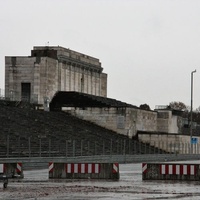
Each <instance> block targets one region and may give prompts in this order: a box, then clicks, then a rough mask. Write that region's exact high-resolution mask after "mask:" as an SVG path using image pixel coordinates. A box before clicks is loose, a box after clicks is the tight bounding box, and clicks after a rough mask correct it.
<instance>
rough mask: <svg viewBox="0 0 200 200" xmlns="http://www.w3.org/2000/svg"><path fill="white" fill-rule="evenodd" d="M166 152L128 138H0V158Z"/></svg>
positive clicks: (9, 136) (8, 136)
mask: <svg viewBox="0 0 200 200" xmlns="http://www.w3.org/2000/svg"><path fill="white" fill-rule="evenodd" d="M162 153H169V152H166V151H162V150H161V149H159V148H154V147H153V146H150V145H149V144H145V143H142V142H138V141H133V140H130V139H119V140H112V139H111V140H99V141H95V140H90V141H88V140H65V139H63V138H62V139H56V138H55V137H51V138H50V137H49V138H40V137H37V138H36V137H35V138H33V137H27V138H24V137H16V136H11V135H7V136H5V137H4V138H3V137H1V138H0V157H4V158H6V157H7V158H9V157H54V156H56V157H58V156H65V157H74V156H92V155H136V154H162Z"/></svg>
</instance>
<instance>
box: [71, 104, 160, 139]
mask: <svg viewBox="0 0 200 200" xmlns="http://www.w3.org/2000/svg"><path fill="white" fill-rule="evenodd" d="M67 112H70V113H71V114H72V115H75V116H76V117H79V118H81V119H84V120H88V121H91V122H93V123H95V124H98V125H99V126H102V127H105V128H107V129H109V130H113V131H115V132H117V133H119V134H122V135H126V136H128V137H130V138H132V137H133V136H135V135H136V133H137V131H138V130H142V131H149V130H150V131H156V130H157V114H156V112H153V111H146V110H140V109H136V108H126V107H124V108H114V107H113V108H85V109H84V110H83V109H79V108H77V109H73V110H68V111H67Z"/></svg>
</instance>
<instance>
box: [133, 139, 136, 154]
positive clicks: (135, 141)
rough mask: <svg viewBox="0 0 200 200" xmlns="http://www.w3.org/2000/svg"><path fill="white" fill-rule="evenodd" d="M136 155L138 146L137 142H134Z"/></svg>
mask: <svg viewBox="0 0 200 200" xmlns="http://www.w3.org/2000/svg"><path fill="white" fill-rule="evenodd" d="M133 143H134V154H137V147H136V145H137V142H136V141H135V140H134V142H133Z"/></svg>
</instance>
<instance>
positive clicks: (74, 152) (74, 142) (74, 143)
mask: <svg viewBox="0 0 200 200" xmlns="http://www.w3.org/2000/svg"><path fill="white" fill-rule="evenodd" d="M72 145H73V157H74V156H75V155H76V147H75V145H76V141H75V140H73V143H72Z"/></svg>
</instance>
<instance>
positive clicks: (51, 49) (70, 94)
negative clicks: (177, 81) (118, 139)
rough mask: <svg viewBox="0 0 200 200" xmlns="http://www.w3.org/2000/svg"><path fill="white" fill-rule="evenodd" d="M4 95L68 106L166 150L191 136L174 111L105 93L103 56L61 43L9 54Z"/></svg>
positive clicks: (125, 133)
mask: <svg viewBox="0 0 200 200" xmlns="http://www.w3.org/2000/svg"><path fill="white" fill-rule="evenodd" d="M59 95H60V96H61V98H58V97H59ZM5 97H6V98H8V99H10V100H13V101H28V102H30V103H35V104H39V105H44V108H47V107H48V102H50V108H51V107H52V108H55V109H58V108H59V109H61V108H62V107H70V109H67V110H66V112H70V113H71V114H72V115H75V116H76V117H79V118H81V119H84V120H88V121H90V122H93V123H95V124H98V125H100V126H102V127H105V128H107V129H109V130H113V131H115V132H117V133H119V134H122V135H126V136H128V137H129V138H138V139H139V140H141V141H143V142H146V143H150V144H151V145H154V146H157V147H159V148H162V149H165V150H167V151H168V150H169V145H168V144H170V143H171V142H177V143H180V142H182V143H188V142H189V140H190V137H189V135H184V136H183V135H182V127H183V126H184V123H183V121H184V119H182V117H181V116H178V115H177V113H174V111H173V110H166V109H158V110H154V111H152V110H143V109H140V108H138V107H136V106H133V105H130V104H126V103H123V102H120V101H117V100H115V99H109V98H107V74H105V73H103V68H102V67H101V63H100V62H99V59H97V58H94V57H91V56H88V55H85V54H82V53H78V52H76V51H72V50H70V49H67V48H63V47H60V46H57V47H56V46H40V47H34V48H33V50H32V51H31V56H6V57H5ZM54 100H56V101H54ZM59 101H60V102H59ZM54 102H55V103H54ZM51 105H52V106H51ZM56 106H57V107H56ZM160 144H165V145H162V147H161V146H160ZM181 151H182V150H181V149H180V152H181ZM187 152H189V151H188V150H187Z"/></svg>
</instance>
